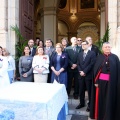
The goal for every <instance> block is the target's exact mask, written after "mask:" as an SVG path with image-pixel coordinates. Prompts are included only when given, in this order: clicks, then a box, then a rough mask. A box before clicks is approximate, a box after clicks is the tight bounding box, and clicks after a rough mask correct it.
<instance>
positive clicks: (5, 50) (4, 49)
mask: <svg viewBox="0 0 120 120" xmlns="http://www.w3.org/2000/svg"><path fill="white" fill-rule="evenodd" d="M2 50H3V52H5V55H4V54H3V56H9V55H10V52H9V51H8V49H6V48H3V49H2Z"/></svg>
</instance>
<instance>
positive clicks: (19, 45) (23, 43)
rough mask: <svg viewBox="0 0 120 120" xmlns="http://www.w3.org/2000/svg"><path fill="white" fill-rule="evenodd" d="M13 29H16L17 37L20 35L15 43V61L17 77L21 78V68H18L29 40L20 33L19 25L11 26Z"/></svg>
mask: <svg viewBox="0 0 120 120" xmlns="http://www.w3.org/2000/svg"><path fill="white" fill-rule="evenodd" d="M11 30H12V31H15V33H16V35H17V37H18V41H17V43H16V45H15V49H16V54H15V63H16V78H17V79H18V78H19V68H18V66H19V65H18V64H19V58H20V57H21V56H22V54H23V50H24V46H26V45H27V42H28V41H27V40H25V38H24V37H23V36H22V34H21V33H20V30H19V28H18V26H17V25H15V26H11Z"/></svg>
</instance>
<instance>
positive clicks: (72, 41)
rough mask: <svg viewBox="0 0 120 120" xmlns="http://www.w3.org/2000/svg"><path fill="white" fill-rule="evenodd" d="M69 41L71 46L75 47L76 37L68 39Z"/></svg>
mask: <svg viewBox="0 0 120 120" xmlns="http://www.w3.org/2000/svg"><path fill="white" fill-rule="evenodd" d="M70 41H71V43H72V45H73V46H74V45H77V38H76V37H72V38H71V39H70Z"/></svg>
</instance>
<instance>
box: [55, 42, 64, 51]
mask: <svg viewBox="0 0 120 120" xmlns="http://www.w3.org/2000/svg"><path fill="white" fill-rule="evenodd" d="M57 45H58V46H60V48H61V50H62V51H63V49H64V48H63V45H62V44H61V43H57V44H56V45H55V47H56V46H57Z"/></svg>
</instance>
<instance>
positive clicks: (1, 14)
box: [0, 0, 8, 47]
mask: <svg viewBox="0 0 120 120" xmlns="http://www.w3.org/2000/svg"><path fill="white" fill-rule="evenodd" d="M7 5H8V0H1V1H0V46H2V47H7V37H8V36H7V31H8V26H7V25H8V12H7Z"/></svg>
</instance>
